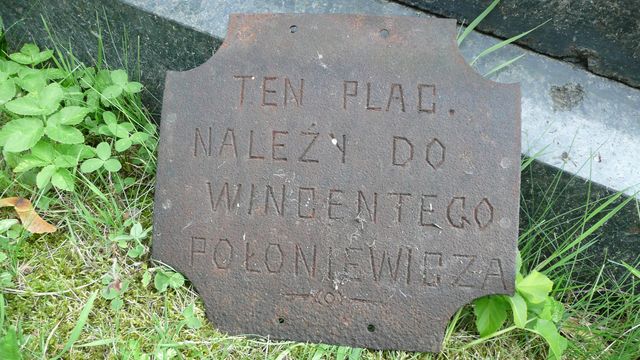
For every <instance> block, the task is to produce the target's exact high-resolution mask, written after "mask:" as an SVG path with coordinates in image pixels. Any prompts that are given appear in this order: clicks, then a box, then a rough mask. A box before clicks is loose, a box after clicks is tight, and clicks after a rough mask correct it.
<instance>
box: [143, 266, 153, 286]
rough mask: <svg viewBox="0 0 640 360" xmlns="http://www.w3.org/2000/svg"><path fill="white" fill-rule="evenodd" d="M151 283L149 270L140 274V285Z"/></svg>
mask: <svg viewBox="0 0 640 360" xmlns="http://www.w3.org/2000/svg"><path fill="white" fill-rule="evenodd" d="M150 283H151V272H150V271H149V270H147V271H145V272H144V274H142V286H144V287H147V286H149V284H150Z"/></svg>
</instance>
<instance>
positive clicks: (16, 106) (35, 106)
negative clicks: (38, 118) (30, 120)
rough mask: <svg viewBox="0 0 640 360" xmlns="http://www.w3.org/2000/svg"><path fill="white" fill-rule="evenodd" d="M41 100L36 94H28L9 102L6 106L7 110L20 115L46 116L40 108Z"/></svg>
mask: <svg viewBox="0 0 640 360" xmlns="http://www.w3.org/2000/svg"><path fill="white" fill-rule="evenodd" d="M39 101H40V100H39V99H38V96H36V94H28V95H25V96H22V97H19V98H17V99H13V100H11V101H9V102H7V103H6V104H5V105H4V106H5V107H6V108H7V110H9V111H11V112H13V113H16V114H18V115H28V116H31V115H44V114H43V113H44V110H42V108H40V102H39Z"/></svg>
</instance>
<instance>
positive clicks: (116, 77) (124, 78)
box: [111, 69, 129, 87]
mask: <svg viewBox="0 0 640 360" xmlns="http://www.w3.org/2000/svg"><path fill="white" fill-rule="evenodd" d="M111 81H113V83H114V84H116V85H119V86H120V87H123V86H125V85H126V84H127V82H129V76H128V75H127V72H126V71H124V70H122V69H120V70H114V71H112V72H111Z"/></svg>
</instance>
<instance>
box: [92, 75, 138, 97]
mask: <svg viewBox="0 0 640 360" xmlns="http://www.w3.org/2000/svg"><path fill="white" fill-rule="evenodd" d="M110 77H111V82H112V85H109V86H107V87H106V88H105V89H104V90H102V96H103V97H104V98H106V99H115V98H117V97H118V96H120V95H121V94H122V92H123V91H124V92H127V93H130V94H133V93H137V92H140V90H142V84H140V83H139V82H135V81H129V76H128V75H127V72H126V71H124V70H114V71H112V72H111V74H110Z"/></svg>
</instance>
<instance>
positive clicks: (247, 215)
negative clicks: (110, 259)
mask: <svg viewBox="0 0 640 360" xmlns="http://www.w3.org/2000/svg"><path fill="white" fill-rule="evenodd" d="M455 34H456V23H455V21H454V20H444V19H421V18H412V17H374V16H351V15H275V14H269V15H233V16H231V18H230V23H229V31H228V34H227V37H226V39H225V42H224V44H223V45H222V47H221V48H220V49H219V50H218V52H217V53H216V54H215V55H214V56H213V57H212V58H211V59H210V60H209V61H207V62H206V63H204V64H203V65H201V66H199V67H198V68H195V69H193V70H190V71H185V72H169V73H168V74H167V79H166V88H165V93H164V105H163V111H162V121H161V139H160V149H159V164H158V177H157V188H156V201H155V220H154V239H153V257H154V258H155V259H157V260H160V261H162V262H164V263H167V264H169V265H170V266H173V267H174V268H175V269H177V270H178V271H180V272H182V273H183V274H185V275H186V276H187V277H188V278H189V280H190V281H191V282H192V283H193V285H194V286H195V288H196V290H197V291H198V293H199V294H200V295H201V296H202V298H203V300H204V303H205V306H206V310H207V316H208V318H209V319H210V320H211V321H212V322H213V324H214V325H215V326H217V327H218V328H219V329H221V330H222V331H225V332H228V333H231V334H257V335H264V336H266V335H268V336H270V337H271V338H275V339H287V340H297V341H310V342H322V343H331V344H344V345H350V346H357V347H367V348H375V349H401V350H416V351H438V350H439V349H440V346H441V341H442V338H443V334H444V330H445V327H446V325H447V322H448V321H449V319H450V318H451V316H452V315H453V314H454V312H455V311H456V310H457V309H458V308H460V307H461V306H462V305H464V304H467V303H468V302H470V301H471V300H473V299H475V298H477V297H481V296H484V295H487V294H494V293H500V294H508V293H512V292H513V290H514V277H515V258H516V240H517V234H518V204H519V182H520V181H519V180H520V178H519V176H520V171H519V170H520V166H519V165H520V89H519V86H518V85H514V84H512V85H504V84H497V83H493V82H491V81H488V80H486V79H484V78H482V77H481V76H479V75H478V74H477V73H475V72H474V71H473V70H472V69H471V68H470V67H469V66H467V64H466V63H465V61H464V59H463V58H462V56H461V55H460V54H459V52H458V49H457V46H456V42H455Z"/></svg>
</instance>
